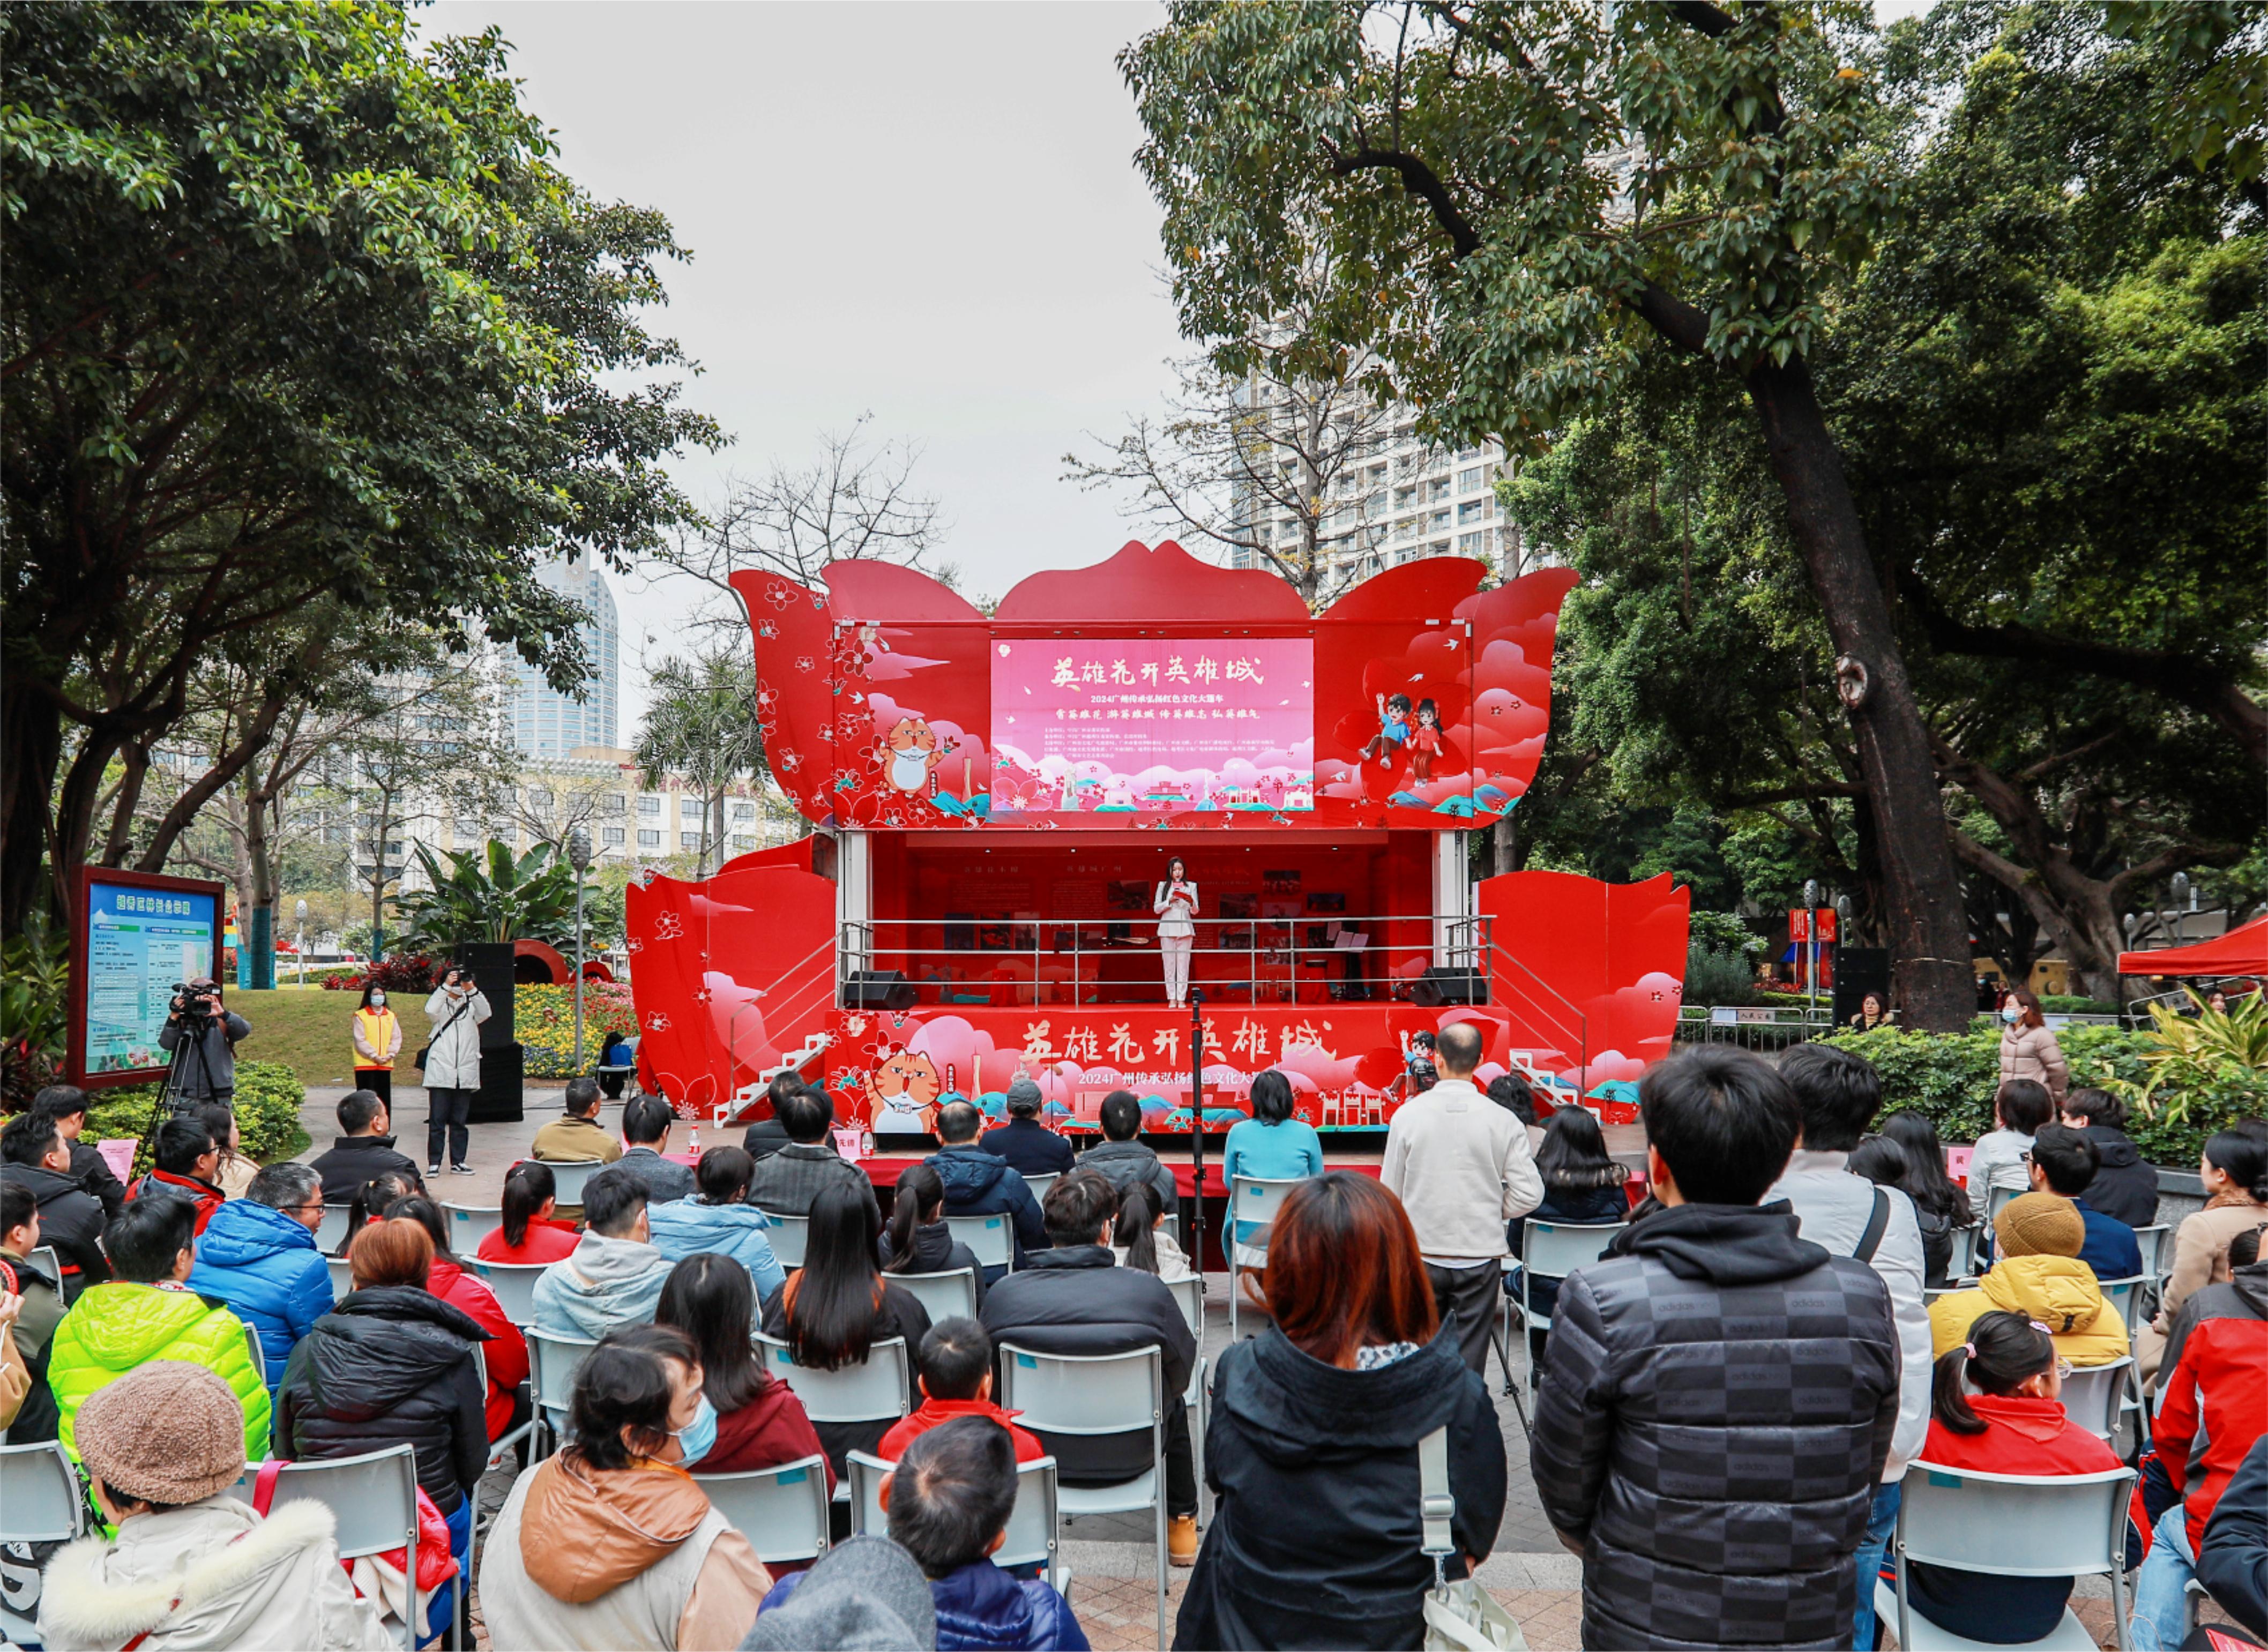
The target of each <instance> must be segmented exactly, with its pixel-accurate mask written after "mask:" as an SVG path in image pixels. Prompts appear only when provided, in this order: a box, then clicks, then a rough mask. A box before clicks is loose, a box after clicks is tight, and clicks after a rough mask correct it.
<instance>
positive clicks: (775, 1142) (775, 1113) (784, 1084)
mask: <svg viewBox="0 0 2268 1652" xmlns="http://www.w3.org/2000/svg"><path fill="white" fill-rule="evenodd" d="M809 1088H810V1086H809V1085H807V1084H806V1083H804V1082H803V1075H802V1074H800V1073H775V1074H773V1075H772V1082H771V1083H769V1084H767V1085H765V1086H764V1094H765V1095H766V1096H768V1097H770V1099H771V1104H772V1116H771V1117H770V1118H769V1119H759V1120H756V1121H755V1123H754V1124H752V1125H750V1126H749V1127H748V1128H747V1133H746V1134H743V1135H742V1136H741V1137H740V1145H741V1146H742V1147H744V1148H746V1149H747V1150H748V1156H749V1157H750V1158H752V1159H767V1158H770V1156H772V1155H773V1154H775V1153H777V1152H778V1151H779V1150H780V1149H782V1148H784V1147H785V1146H786V1145H787V1127H786V1126H785V1125H784V1124H782V1123H781V1122H780V1104H781V1103H782V1102H784V1101H785V1100H786V1099H787V1098H789V1097H790V1096H799V1095H801V1094H802V1093H803V1092H804V1091H805V1090H807V1089H809ZM828 1110H829V1111H830V1112H832V1111H833V1104H832V1103H830V1104H828Z"/></svg>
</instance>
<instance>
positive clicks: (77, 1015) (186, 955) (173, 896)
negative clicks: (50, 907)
mask: <svg viewBox="0 0 2268 1652" xmlns="http://www.w3.org/2000/svg"><path fill="white" fill-rule="evenodd" d="M222 899H223V891H222V886H221V885H218V884H203V883H192V882H190V881H189V880H188V879H186V878H178V877H144V876H141V875H137V874H135V873H121V872H110V871H102V870H89V871H87V872H85V874H83V875H82V877H81V880H80V886H79V909H78V911H77V913H76V914H74V916H75V918H76V920H77V921H76V922H75V923H74V924H73V926H72V930H73V933H72V936H71V941H72V947H71V951H72V964H73V969H72V977H71V985H72V989H73V999H72V1003H71V1012H72V1013H71V1050H70V1065H71V1070H72V1072H73V1074H74V1076H77V1078H78V1081H79V1082H80V1083H87V1082H90V1081H92V1082H93V1083H122V1082H124V1081H125V1080H127V1079H129V1078H131V1077H147V1076H151V1075H153V1074H158V1073H162V1072H163V1071H164V1069H165V1068H166V1065H167V1064H168V1060H169V1058H168V1056H167V1054H166V1051H165V1050H164V1049H163V1048H162V1047H161V1046H159V1045H158V1032H160V1031H161V1030H162V1029H163V1028H164V1026H165V1024H166V1010H167V1009H168V1007H169V1006H170V1004H171V1003H172V1002H173V988H174V985H175V983H177V982H180V981H185V980H192V979H194V978H195V977H197V976H200V975H211V974H213V973H215V971H216V969H217V940H218V931H219V929H220V925H221V921H222V918H223V908H222Z"/></svg>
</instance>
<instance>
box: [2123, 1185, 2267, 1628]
mask: <svg viewBox="0 0 2268 1652" xmlns="http://www.w3.org/2000/svg"><path fill="white" fill-rule="evenodd" d="M2264 1235H2268V1229H2263V1228H2260V1227H2254V1228H2250V1229H2247V1230H2245V1231H2244V1232H2242V1233H2240V1234H2238V1235H2237V1236H2236V1237H2235V1238H2234V1239H2233V1240H2231V1241H2230V1242H2229V1246H2228V1263H2229V1275H2228V1279H2227V1280H2226V1281H2223V1282H2221V1283H2220V1284H2218V1285H2207V1286H2206V1287H2205V1289H2203V1290H2200V1291H2198V1293H2197V1294H2196V1295H2195V1296H2191V1298H2190V1299H2189V1300H2188V1301H2187V1302H2185V1303H2183V1304H2182V1310H2181V1312H2180V1313H2179V1314H2178V1315H2177V1316H2176V1318H2175V1320H2174V1329H2173V1334H2172V1336H2171V1337H2169V1339H2168V1340H2167V1343H2166V1371H2167V1377H2166V1381H2165V1384H2164V1392H2163V1395H2162V1397H2161V1399H2160V1402H2159V1406H2158V1414H2157V1417H2156V1419H2155V1420H2154V1422H2153V1423H2152V1425H2151V1443H2152V1444H2153V1445H2154V1446H2155V1448H2156V1449H2157V1453H2158V1461H2159V1463H2160V1465H2161V1466H2163V1468H2164V1469H2165V1471H2166V1477H2167V1479H2169V1480H2170V1481H2171V1482H2172V1484H2173V1488H2174V1490H2175V1491H2176V1492H2178V1493H2180V1494H2181V1498H2182V1500H2181V1501H2180V1502H2179V1503H2177V1504H2176V1505H2175V1506H2174V1507H2173V1508H2170V1509H2167V1510H2166V1512H2165V1513H2164V1515H2162V1516H2161V1517H2160V1518H2159V1521H2158V1528H2157V1531H2156V1533H2155V1535H2154V1538H2153V1539H2152V1541H2151V1544H2150V1553H2149V1557H2148V1558H2147V1560H2144V1561H2143V1562H2142V1569H2141V1572H2140V1574H2139V1575H2138V1576H2137V1577H2136V1578H2135V1580H2134V1620H2133V1632H2134V1633H2133V1640H2134V1644H2135V1646H2137V1647H2138V1648H2141V1652H2155V1649H2157V1648H2163V1649H2164V1652H2171V1649H2172V1648H2175V1647H2176V1646H2179V1645H2180V1644H2181V1643H2182V1637H2183V1634H2184V1633H2185V1632H2186V1630H2187V1628H2188V1624H2187V1620H2186V1615H2185V1602H2184V1595H2185V1592H2186V1590H2188V1588H2189V1582H2190V1579H2191V1577H2192V1576H2193V1575H2195V1573H2196V1558H2195V1557H2196V1556H2197V1554H2198V1546H2199V1545H2200V1544H2201V1543H2203V1542H2204V1540H2205V1529H2206V1527H2207V1526H2208V1525H2209V1524H2211V1523H2212V1521H2213V1511H2214V1509H2215V1508H2216V1507H2217V1506H2218V1505H2219V1504H2220V1501H2222V1500H2223V1498H2224V1497H2225V1496H2226V1495H2227V1494H2228V1487H2229V1485H2230V1482H2231V1481H2232V1480H2233V1479H2235V1475H2236V1472H2237V1470H2238V1469H2239V1468H2240V1467H2241V1466H2242V1465H2243V1462H2244V1458H2245V1454H2246V1453H2247V1452H2249V1451H2250V1450H2252V1448H2253V1446H2254V1444H2255V1443H2257V1441H2258V1440H2259V1439H2260V1438H2261V1436H2262V1434H2263V1433H2264V1431H2268V1262H2263V1261H2262V1260H2261V1259H2260V1248H2261V1240H2262V1238H2263V1237H2264Z"/></svg>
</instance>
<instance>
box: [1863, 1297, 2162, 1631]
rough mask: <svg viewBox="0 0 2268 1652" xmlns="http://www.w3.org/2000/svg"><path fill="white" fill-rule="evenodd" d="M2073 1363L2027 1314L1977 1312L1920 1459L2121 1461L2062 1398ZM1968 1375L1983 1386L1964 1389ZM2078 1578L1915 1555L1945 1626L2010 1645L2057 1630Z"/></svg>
mask: <svg viewBox="0 0 2268 1652" xmlns="http://www.w3.org/2000/svg"><path fill="white" fill-rule="evenodd" d="M2065 1369H2066V1367H2065V1365H2064V1363H2063V1362H2062V1361H2060V1360H2058V1358H2057V1357H2056V1351H2055V1341H2054V1340H2053V1339H2052V1338H2051V1337H2050V1336H2049V1335H2048V1333H2047V1329H2046V1327H2045V1326H2043V1325H2040V1324H2038V1323H2037V1322H2036V1321H2034V1320H2030V1319H2027V1318H2024V1316H2023V1315H2021V1314H2015V1313H1999V1312H1995V1313H1987V1314H1980V1315H1978V1316H1977V1320H1976V1323H1975V1324H1973V1325H1970V1327H1969V1340H1968V1341H1967V1342H1965V1343H1962V1344H1961V1345H1960V1346H1958V1347H1955V1348H1954V1349H1952V1350H1951V1351H1950V1352H1949V1353H1948V1354H1947V1355H1945V1356H1944V1357H1943V1358H1942V1359H1940V1360H1939V1361H1938V1362H1937V1367H1936V1369H1935V1370H1934V1371H1933V1373H1932V1375H1931V1379H1930V1423H1929V1434H1928V1436H1927V1437H1926V1439H1925V1440H1924V1441H1923V1442H1922V1448H1921V1456H1920V1457H1918V1458H1917V1459H1916V1462H1915V1466H1916V1467H1917V1468H1919V1469H1922V1470H1925V1471H1926V1470H1927V1469H1928V1468H1929V1467H1930V1466H1931V1465H1937V1466H1940V1467H1943V1468H1962V1469H1971V1470H1974V1471H1976V1472H1978V1473H1983V1474H2029V1475H2048V1474H2095V1473H2100V1472H2102V1471H2104V1470H2106V1469H2116V1468H2117V1467H2119V1466H2120V1465H2119V1461H2118V1458H2117V1455H2116V1454H2115V1453H2113V1452H2112V1450H2110V1447H2109V1446H2107V1445H2105V1444H2104V1443H2102V1441H2101V1440H2099V1439H2097V1438H2096V1437H2095V1435H2091V1434H2089V1433H2088V1431H2087V1430H2086V1429H2084V1428H2080V1426H2079V1425H2078V1424H2077V1423H2075V1422H2073V1421H2072V1420H2071V1418H2070V1417H2069V1416H2068V1415H2067V1414H2066V1413H2065V1411H2064V1408H2063V1401H2062V1400H2061V1399H2058V1395H2059V1394H2060V1393H2061V1392H2062V1391H2063V1373H2064V1371H2065ZM1964 1382H1965V1383H1966V1384H1968V1385H1969V1386H1971V1387H1973V1388H1975V1390H1976V1392H1974V1393H1973V1394H1972V1393H1964V1392H1963V1391H1962V1389H1963V1384H1964ZM2071 1584H2072V1580H2071V1579H2070V1578H2068V1577H2001V1576H1999V1575H1996V1574H1993V1573H1990V1572H1970V1571H1963V1570H1961V1569H1959V1568H1955V1567H1949V1566H1926V1565H1923V1564H1922V1563H1921V1562H1919V1561H1916V1562H1915V1563H1914V1568H1913V1575H1911V1577H1909V1578H1908V1579H1907V1580H1906V1595H1907V1598H1908V1601H1909V1602H1910V1604H1911V1605H1912V1607H1913V1610H1914V1611H1916V1612H1919V1613H1920V1614H1921V1615H1922V1616H1923V1617H1925V1618H1926V1619H1929V1620H1930V1621H1931V1622H1932V1623H1933V1624H1935V1625H1937V1626H1939V1627H1940V1628H1942V1629H1949V1630H1951V1631H1952V1632H1953V1633H1954V1634H1958V1635H1961V1636H1963V1637H1965V1638H1966V1639H1968V1640H1971V1641H1992V1642H1993V1643H1995V1644H1997V1645H2003V1646H2006V1645H2014V1644H2021V1643H2022V1642H2025V1641H2038V1640H2042V1639H2043V1638H2045V1637H2046V1636H2047V1635H2049V1634H2052V1633H2053V1632H2054V1630H2055V1627H2056V1626H2057V1625H2058V1624H2059V1623H2061V1622H2062V1621H2063V1613H2064V1606H2065V1604H2066V1602H2068V1601H2069V1600H2070V1598H2071Z"/></svg>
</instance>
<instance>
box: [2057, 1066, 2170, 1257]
mask: <svg viewBox="0 0 2268 1652" xmlns="http://www.w3.org/2000/svg"><path fill="white" fill-rule="evenodd" d="M2063 1121H2064V1122H2065V1123H2066V1124H2067V1125H2069V1126H2070V1127H2072V1128H2073V1129H2074V1130H2081V1131H2084V1132H2086V1134H2087V1139H2088V1141H2090V1142H2094V1143H2095V1151H2096V1152H2097V1153H2099V1154H2101V1155H2102V1164H2101V1165H2100V1166H2099V1167H2098V1168H2097V1169H2096V1171H2095V1179H2094V1180H2093V1181H2092V1182H2090V1183H2088V1188H2087V1206H2088V1209H2090V1210H2099V1211H2101V1212H2102V1214H2103V1215H2106V1216H2110V1217H2113V1218H2115V1219H2116V1220H2117V1221H2120V1222H2124V1223H2125V1224H2126V1225H2127V1226H2128V1227H2130V1228H2147V1227H2149V1226H2151V1225H2152V1224H2153V1223H2154V1222H2156V1221H2157V1220H2158V1172H2157V1171H2156V1170H2155V1169H2154V1167H2153V1166H2151V1165H2148V1164H2144V1163H2143V1162H2142V1149H2139V1148H2138V1147H2136V1146H2135V1145H2134V1143H2133V1142H2131V1141H2129V1140H2128V1139H2127V1136H2126V1104H2125V1103H2124V1102H2123V1101H2121V1100H2120V1099H2119V1098H2117V1097H2116V1096H2114V1095H2112V1094H2111V1093H2110V1091H2109V1090H2073V1091H2072V1092H2071V1093H2070V1094H2069V1095H2067V1096H2066V1097H2065V1098H2063Z"/></svg>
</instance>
